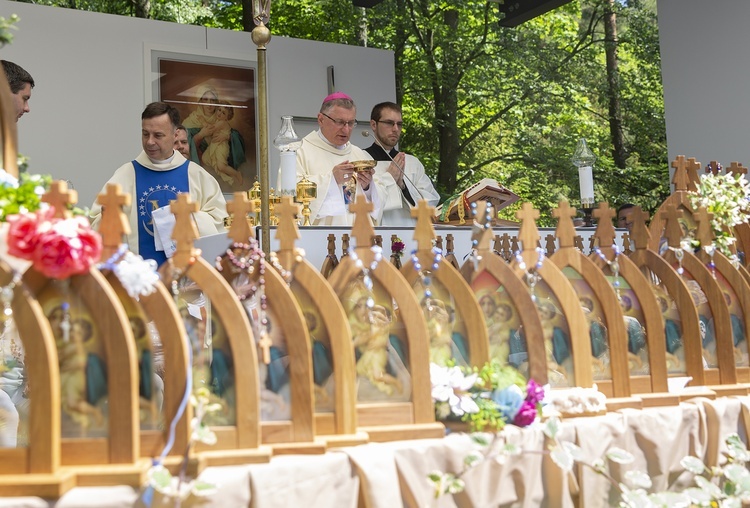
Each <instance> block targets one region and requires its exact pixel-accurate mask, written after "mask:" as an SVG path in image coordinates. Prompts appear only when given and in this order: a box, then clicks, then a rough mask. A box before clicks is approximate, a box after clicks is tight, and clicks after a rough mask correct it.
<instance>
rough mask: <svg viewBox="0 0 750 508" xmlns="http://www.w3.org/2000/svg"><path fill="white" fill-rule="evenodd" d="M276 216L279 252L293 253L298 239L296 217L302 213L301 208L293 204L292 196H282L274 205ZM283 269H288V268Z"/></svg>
mask: <svg viewBox="0 0 750 508" xmlns="http://www.w3.org/2000/svg"><path fill="white" fill-rule="evenodd" d="M274 210H276V216H277V217H278V218H279V225H278V227H277V228H276V239H277V240H278V241H279V252H292V251H294V244H295V242H296V241H297V240H298V239H299V237H300V236H299V229H298V228H297V217H298V216H299V214H300V212H301V211H302V206H301V205H299V204H297V203H295V202H294V200H293V199H292V196H283V197H282V198H281V203H280V204H278V205H276V208H274ZM284 268H286V269H290V268H291V267H290V266H285V267H284Z"/></svg>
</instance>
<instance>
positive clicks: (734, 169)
mask: <svg viewBox="0 0 750 508" xmlns="http://www.w3.org/2000/svg"><path fill="white" fill-rule="evenodd" d="M727 174H730V175H733V176H737V175H746V174H747V168H746V167H745V166H743V165H742V164H740V163H739V162H732V163H731V164H730V165H729V167H728V168H727Z"/></svg>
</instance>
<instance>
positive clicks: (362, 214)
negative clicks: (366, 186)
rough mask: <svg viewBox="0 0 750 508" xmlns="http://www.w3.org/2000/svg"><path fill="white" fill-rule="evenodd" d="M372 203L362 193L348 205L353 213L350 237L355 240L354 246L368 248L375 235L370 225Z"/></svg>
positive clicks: (358, 248)
mask: <svg viewBox="0 0 750 508" xmlns="http://www.w3.org/2000/svg"><path fill="white" fill-rule="evenodd" d="M374 208H375V207H374V205H373V204H372V203H370V202H369V201H367V198H366V197H365V195H364V194H357V199H356V201H355V202H354V203H352V204H350V205H349V211H350V212H352V213H353V214H354V225H353V226H352V234H351V236H352V238H354V240H355V248H356V249H357V250H358V251H359V250H360V249H369V248H370V247H371V246H372V242H373V238H374V237H375V229H373V227H372V221H371V220H370V212H372V211H373V210H374Z"/></svg>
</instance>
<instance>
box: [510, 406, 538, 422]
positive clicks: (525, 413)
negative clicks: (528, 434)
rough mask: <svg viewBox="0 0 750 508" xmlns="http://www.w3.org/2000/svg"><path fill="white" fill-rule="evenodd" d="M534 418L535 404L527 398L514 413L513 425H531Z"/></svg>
mask: <svg viewBox="0 0 750 508" xmlns="http://www.w3.org/2000/svg"><path fill="white" fill-rule="evenodd" d="M535 419H536V404H534V403H532V402H530V401H529V400H525V401H523V404H522V405H521V409H519V411H518V413H516V417H515V418H513V425H516V426H518V427H526V426H527V425H531V424H532V423H533V422H534V420H535Z"/></svg>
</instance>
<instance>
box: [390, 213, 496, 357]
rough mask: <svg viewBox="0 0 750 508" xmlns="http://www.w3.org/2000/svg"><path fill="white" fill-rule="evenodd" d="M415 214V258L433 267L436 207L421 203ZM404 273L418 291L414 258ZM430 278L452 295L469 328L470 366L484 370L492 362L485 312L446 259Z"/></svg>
mask: <svg viewBox="0 0 750 508" xmlns="http://www.w3.org/2000/svg"><path fill="white" fill-rule="evenodd" d="M415 215H416V216H417V226H416V228H415V230H414V240H416V241H417V245H418V248H417V252H416V253H415V256H416V258H417V260H418V261H419V263H420V264H421V265H422V266H424V267H431V266H432V265H433V264H434V263H435V256H434V254H433V252H432V240H434V239H435V230H434V228H433V226H432V221H431V219H430V218H431V217H434V215H435V208H434V207H430V206H428V205H427V201H425V200H420V201H419V204H418V205H417V208H415V209H413V210H412V216H415ZM401 274H402V275H403V276H404V278H405V279H406V282H407V283H408V284H409V286H410V287H411V288H412V291H415V289H414V285H415V284H416V282H417V280H419V274H418V273H417V270H415V268H414V259H413V258H412V257H409V259H408V260H407V261H406V263H404V265H403V266H402V267H401ZM430 277H431V278H432V279H433V280H436V281H438V282H439V283H440V284H442V285H443V286H444V287H445V289H446V290H447V291H448V293H449V294H450V295H451V296H453V298H454V302H455V306H456V309H455V310H456V313H457V314H458V315H459V316H461V320H462V322H463V323H464V325H465V327H466V341H467V343H468V346H469V359H468V360H469V363H470V364H471V366H473V367H478V368H480V369H481V368H482V367H483V366H484V364H485V363H487V362H488V361H489V360H490V342H489V338H488V336H487V327H486V326H485V325H484V316H483V315H482V309H481V308H480V307H479V302H477V300H476V298H475V297H474V292H473V291H472V290H471V288H470V287H469V285H468V284H467V283H466V281H465V280H464V278H463V277H462V276H461V273H460V272H459V271H458V270H456V269H455V268H454V267H453V265H451V263H450V261H448V260H446V259H445V257H443V256H441V257H440V262H439V264H438V269H437V270H435V271H431V272H430ZM420 310H421V309H420Z"/></svg>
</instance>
